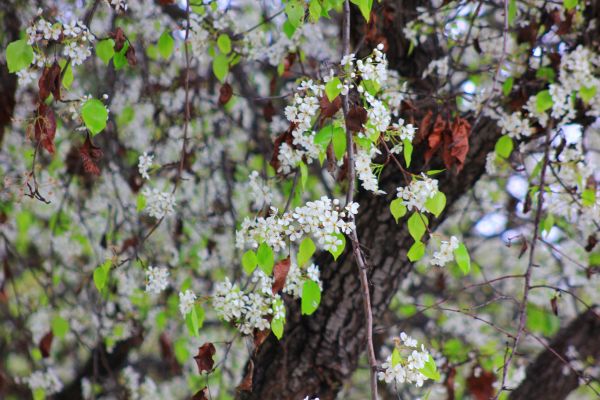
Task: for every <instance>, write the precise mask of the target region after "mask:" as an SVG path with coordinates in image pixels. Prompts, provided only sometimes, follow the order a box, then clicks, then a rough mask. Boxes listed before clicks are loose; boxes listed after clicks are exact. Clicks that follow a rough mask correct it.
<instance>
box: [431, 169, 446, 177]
mask: <svg viewBox="0 0 600 400" xmlns="http://www.w3.org/2000/svg"><path fill="white" fill-rule="evenodd" d="M444 171H445V169H432V170H429V171H427V175H429V176H434V175H437V174H441V173H442V172H444Z"/></svg>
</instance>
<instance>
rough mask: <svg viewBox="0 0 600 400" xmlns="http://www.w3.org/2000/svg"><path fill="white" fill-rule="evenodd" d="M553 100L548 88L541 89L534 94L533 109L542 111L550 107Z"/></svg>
mask: <svg viewBox="0 0 600 400" xmlns="http://www.w3.org/2000/svg"><path fill="white" fill-rule="evenodd" d="M553 104H554V102H553V101H552V96H551V95H550V92H549V91H548V90H542V91H541V92H539V93H538V94H536V95H535V109H536V110H537V112H540V113H543V112H546V111H547V110H549V109H550V108H552V105H553Z"/></svg>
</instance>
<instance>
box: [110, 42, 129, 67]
mask: <svg viewBox="0 0 600 400" xmlns="http://www.w3.org/2000/svg"><path fill="white" fill-rule="evenodd" d="M127 49H129V42H125V44H124V45H123V48H122V49H121V51H118V52H116V53H115V54H114V55H113V66H114V67H115V69H116V70H119V69H121V68H123V67H124V66H126V65H127V56H126V55H125V53H126V52H127Z"/></svg>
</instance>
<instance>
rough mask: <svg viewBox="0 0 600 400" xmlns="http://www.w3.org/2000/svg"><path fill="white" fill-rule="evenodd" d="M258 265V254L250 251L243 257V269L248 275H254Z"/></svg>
mask: <svg viewBox="0 0 600 400" xmlns="http://www.w3.org/2000/svg"><path fill="white" fill-rule="evenodd" d="M257 265H258V258H257V257H256V253H255V252H254V251H252V250H248V251H246V252H245V253H244V255H243V256H242V267H243V268H244V272H245V273H246V274H248V275H250V274H252V272H254V270H255V269H256V266H257Z"/></svg>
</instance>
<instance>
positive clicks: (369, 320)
mask: <svg viewBox="0 0 600 400" xmlns="http://www.w3.org/2000/svg"><path fill="white" fill-rule="evenodd" d="M343 18H344V19H343V22H342V41H343V56H347V55H348V54H350V2H349V0H345V1H344V15H343ZM348 109H349V101H348V95H347V94H346V95H344V96H343V97H342V111H343V113H344V123H345V122H346V121H347V117H348ZM346 149H347V152H348V158H347V163H348V192H347V193H346V205H349V204H351V203H352V202H353V200H354V183H355V181H356V171H355V169H354V141H353V139H352V132H351V131H350V130H349V129H348V126H346ZM350 241H351V242H352V251H353V255H354V259H355V260H356V264H357V266H358V276H359V279H360V286H361V292H362V298H363V306H364V313H365V324H366V330H367V332H366V339H367V356H368V359H369V366H370V378H371V379H370V383H371V400H377V399H378V395H377V357H376V355H375V347H374V346H373V311H372V310H371V294H370V291H369V279H368V277H367V265H366V262H365V258H364V255H363V253H362V250H361V248H360V242H359V241H358V235H357V233H356V227H355V228H354V230H352V232H351V233H350Z"/></svg>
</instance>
